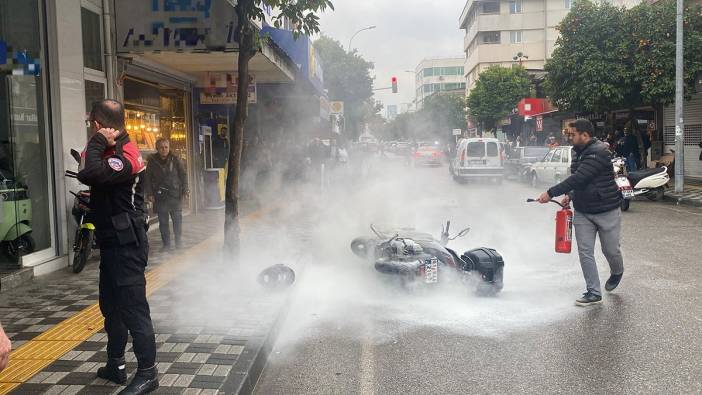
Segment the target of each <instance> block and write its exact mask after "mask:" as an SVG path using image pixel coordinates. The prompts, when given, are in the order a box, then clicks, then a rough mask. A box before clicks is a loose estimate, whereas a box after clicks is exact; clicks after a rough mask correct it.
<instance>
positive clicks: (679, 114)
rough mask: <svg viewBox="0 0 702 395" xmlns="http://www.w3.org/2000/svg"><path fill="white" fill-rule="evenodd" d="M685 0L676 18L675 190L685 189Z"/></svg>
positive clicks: (678, 6)
mask: <svg viewBox="0 0 702 395" xmlns="http://www.w3.org/2000/svg"><path fill="white" fill-rule="evenodd" d="M683 8H684V4H683V0H677V2H676V20H675V26H676V28H675V192H677V193H680V192H683V190H684V182H685V163H684V162H685V159H684V158H685V156H684V155H685V153H684V150H685V127H684V119H683V94H684V85H683Z"/></svg>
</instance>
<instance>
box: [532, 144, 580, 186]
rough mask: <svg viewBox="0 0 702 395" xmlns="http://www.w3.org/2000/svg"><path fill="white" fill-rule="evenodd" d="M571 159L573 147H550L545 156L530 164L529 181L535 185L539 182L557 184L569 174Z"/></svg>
mask: <svg viewBox="0 0 702 395" xmlns="http://www.w3.org/2000/svg"><path fill="white" fill-rule="evenodd" d="M572 160H573V147H571V146H563V147H555V148H552V149H551V150H550V151H549V152H548V154H546V156H545V157H544V158H543V159H542V160H540V161H538V162H536V163H533V164H532V165H531V169H530V171H529V174H528V179H529V182H530V183H531V185H532V186H534V187H536V186H538V185H539V184H541V183H545V184H552V185H555V184H558V183H559V182H561V181H563V180H565V179H566V178H567V177H568V176H569V175H570V163H571V161H572Z"/></svg>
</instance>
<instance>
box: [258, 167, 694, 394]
mask: <svg viewBox="0 0 702 395" xmlns="http://www.w3.org/2000/svg"><path fill="white" fill-rule="evenodd" d="M447 173H448V172H447V169H446V167H445V166H444V167H442V168H421V169H410V168H406V167H402V166H400V165H399V164H397V165H392V166H390V167H386V166H381V165H377V164H376V165H375V166H374V167H372V168H371V169H370V173H369V174H376V175H377V176H376V178H371V177H368V182H367V183H364V184H354V183H353V182H348V181H345V182H344V183H339V184H340V185H337V186H336V187H333V188H332V190H328V191H327V192H326V194H325V195H324V198H325V199H324V200H323V201H325V202H327V203H326V208H325V210H326V213H325V217H326V218H328V220H327V221H325V222H324V223H322V224H320V225H319V228H318V229H316V230H315V231H314V236H313V241H314V242H315V243H316V245H317V246H318V251H317V252H318V259H317V260H315V261H314V262H310V263H309V264H308V265H307V267H306V268H305V270H304V271H303V272H301V273H299V282H298V284H297V285H296V289H295V291H294V294H293V295H294V299H293V301H292V306H291V309H290V312H289V315H288V318H287V320H286V323H285V324H284V327H283V329H282V333H281V336H280V338H279V340H278V342H277V344H276V346H275V348H274V350H273V353H272V354H271V358H270V360H269V362H268V365H267V366H266V368H265V371H264V373H263V375H262V377H261V379H260V380H259V383H258V385H257V387H256V393H258V394H303V393H304V394H312V393H324V394H331V393H343V394H351V393H361V394H372V393H377V394H426V393H440V394H458V393H568V394H574V393H660V394H662V393H700V392H702V307H700V306H701V304H702V292H701V291H700V284H702V274H701V272H702V267H701V266H700V263H701V262H702V252H701V251H702V249H701V248H700V243H701V242H702V237H701V235H700V234H701V230H702V210H699V209H694V208H687V207H682V206H674V205H671V204H669V203H654V202H649V201H646V200H642V201H635V202H632V204H631V209H630V211H629V212H626V213H623V214H622V215H623V229H624V231H623V237H622V248H623V252H624V254H625V274H624V279H623V281H622V284H621V285H620V287H619V288H618V289H617V290H615V292H614V293H610V294H607V295H605V300H604V304H602V305H600V306H592V307H587V308H582V307H576V306H575V305H574V304H573V302H574V300H575V299H576V298H577V297H578V296H579V295H580V294H581V293H582V292H583V291H584V282H583V280H582V275H581V272H580V268H579V264H578V260H577V254H575V253H573V254H571V255H558V254H555V253H554V252H553V227H554V224H553V219H554V214H555V211H556V209H557V207H556V206H555V205H543V206H541V205H534V204H527V203H525V202H524V201H525V199H526V198H527V197H534V196H537V195H538V192H540V191H537V190H534V189H531V188H529V187H526V186H523V185H520V184H517V183H513V182H505V183H504V184H502V185H496V184H492V183H472V184H467V185H459V184H456V183H454V182H453V181H452V180H451V178H450V177H449V175H448V174H447ZM544 189H545V188H544ZM447 219H451V220H452V228H453V229H455V230H456V231H457V230H459V229H458V228H460V227H463V226H471V233H470V234H469V235H468V236H467V237H466V238H463V239H459V240H456V241H454V242H452V244H451V245H452V246H453V247H455V248H456V249H458V250H461V251H462V250H465V249H468V248H472V247H476V246H478V245H486V246H491V247H495V248H497V249H498V250H499V251H501V252H502V254H503V255H504V257H505V261H506V266H505V288H504V290H503V292H502V293H501V294H500V295H499V296H497V297H495V298H484V297H477V296H475V295H474V294H473V293H472V292H471V290H469V289H465V288H464V287H458V286H456V287H447V289H442V290H426V291H421V290H420V291H417V292H414V293H408V292H406V291H403V290H401V289H398V288H397V287H395V286H394V284H391V283H388V282H387V281H385V280H384V279H382V278H379V276H378V275H376V274H375V273H374V272H373V268H372V267H370V266H368V265H367V264H365V263H364V262H362V261H360V260H358V259H356V258H355V257H354V256H353V255H352V254H351V252H350V251H349V249H348V242H349V241H350V240H351V239H352V238H353V237H355V236H357V235H360V234H363V233H367V230H366V229H367V226H368V224H369V223H370V222H375V223H387V224H391V225H404V226H415V227H417V228H418V229H420V230H425V231H429V232H431V233H434V234H436V235H437V236H438V233H439V231H440V224H441V222H442V221H444V220H447ZM598 264H599V265H600V276H601V279H602V281H603V282H604V281H605V280H606V278H607V276H608V275H609V271H608V268H607V264H606V262H605V261H604V259H603V257H602V255H598Z"/></svg>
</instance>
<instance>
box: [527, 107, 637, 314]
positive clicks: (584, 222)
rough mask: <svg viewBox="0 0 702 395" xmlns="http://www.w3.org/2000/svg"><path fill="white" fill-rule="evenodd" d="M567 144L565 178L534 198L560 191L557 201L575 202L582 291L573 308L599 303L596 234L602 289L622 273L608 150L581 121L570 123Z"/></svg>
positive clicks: (616, 198) (618, 218)
mask: <svg viewBox="0 0 702 395" xmlns="http://www.w3.org/2000/svg"><path fill="white" fill-rule="evenodd" d="M570 127H571V131H570V138H571V142H572V144H573V150H574V151H575V152H574V155H573V158H574V159H573V163H572V164H571V168H570V170H571V176H570V177H568V178H566V179H565V180H564V181H563V182H561V183H560V184H558V185H556V186H554V187H552V188H551V189H549V190H548V191H546V192H544V193H543V194H541V196H540V197H539V202H541V203H547V202H548V201H549V200H551V199H553V198H555V197H557V196H561V195H566V196H565V197H564V198H563V201H562V204H564V205H566V204H570V201H571V199H572V201H573V205H574V206H575V216H574V218H573V225H575V236H576V239H577V243H578V254H579V255H580V265H581V267H582V270H583V275H584V277H585V283H586V286H587V291H586V292H585V293H584V294H583V296H582V297H581V298H579V299H578V300H576V302H575V303H576V304H577V305H579V306H588V305H592V304H597V303H601V302H602V293H601V291H600V278H599V274H598V272H597V264H596V262H595V238H596V236H597V235H598V234H599V236H600V244H601V245H602V252H603V254H604V256H605V258H607V262H608V263H609V268H610V271H611V275H610V277H609V280H607V283H606V284H605V289H606V290H607V291H612V290H614V289H615V288H616V287H617V286H618V285H619V282H620V281H621V279H622V275H623V273H624V260H623V258H622V253H621V250H620V246H619V240H620V233H621V210H620V209H619V207H620V204H621V200H622V195H621V193H620V192H619V187H617V184H616V182H615V181H614V169H613V168H612V163H611V153H610V151H609V149H608V147H607V144H605V143H603V142H601V141H599V140H598V139H596V138H594V137H592V133H593V129H594V128H593V126H592V123H590V121H588V120H586V119H578V120H577V121H575V122H572V123H571V124H570Z"/></svg>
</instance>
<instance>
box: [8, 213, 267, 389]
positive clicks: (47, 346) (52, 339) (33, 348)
mask: <svg viewBox="0 0 702 395" xmlns="http://www.w3.org/2000/svg"><path fill="white" fill-rule="evenodd" d="M273 209H275V207H273V208H270V209H268V210H259V211H256V212H253V213H251V214H249V215H247V216H246V217H244V218H242V219H241V224H242V226H244V225H246V224H247V223H249V222H250V221H255V220H256V219H258V218H260V217H261V216H263V215H265V214H266V213H269V212H270V211H272V210H273ZM209 242H210V239H208V240H205V241H203V242H201V243H200V244H197V245H196V246H194V247H192V248H191V249H189V250H188V251H187V252H185V253H183V254H182V255H181V256H180V258H181V259H179V260H178V262H177V263H174V264H168V265H162V266H159V267H157V268H155V269H153V270H150V271H148V272H147V273H146V283H147V286H146V292H147V294H148V295H150V294H152V293H153V292H155V291H157V290H158V289H159V288H161V287H163V286H164V285H166V284H167V283H169V282H170V281H171V280H172V279H173V278H175V277H176V276H177V275H178V274H179V273H181V272H182V271H183V270H184V269H186V268H188V267H189V266H190V265H191V264H193V262H194V261H195V260H194V259H189V258H190V257H191V256H197V255H200V254H201V253H203V252H205V251H211V250H210V249H209V245H208V244H209ZM102 327H103V318H102V314H101V313H100V306H99V305H98V304H97V303H96V304H93V305H91V306H88V307H86V308H85V309H84V310H81V311H80V312H78V313H76V314H75V315H73V316H71V317H69V318H67V319H65V320H63V321H61V322H60V323H58V324H56V325H55V326H53V327H51V328H50V329H49V330H47V331H46V332H44V333H42V334H40V335H39V336H37V337H35V338H34V339H32V340H30V341H28V342H27V343H25V344H23V345H22V346H20V347H18V348H17V349H16V350H14V351H13V352H12V353H11V354H10V364H9V365H8V366H7V368H6V369H5V370H3V371H2V372H0V395H5V394H8V393H9V392H10V391H12V390H13V389H15V388H16V387H18V386H19V385H21V384H22V383H24V382H26V381H27V380H29V379H30V378H32V376H34V375H35V374H37V373H38V372H40V371H41V370H42V369H44V368H45V367H47V366H49V365H50V364H51V363H52V362H54V361H56V360H57V359H58V358H60V357H61V356H62V355H64V354H65V353H67V352H68V351H70V350H72V349H73V348H75V347H76V346H77V345H79V344H80V343H82V342H84V341H85V340H87V339H88V338H90V336H92V335H94V334H95V333H97V332H99V331H100V330H101V329H102Z"/></svg>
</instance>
